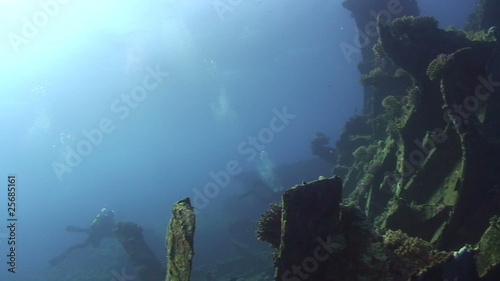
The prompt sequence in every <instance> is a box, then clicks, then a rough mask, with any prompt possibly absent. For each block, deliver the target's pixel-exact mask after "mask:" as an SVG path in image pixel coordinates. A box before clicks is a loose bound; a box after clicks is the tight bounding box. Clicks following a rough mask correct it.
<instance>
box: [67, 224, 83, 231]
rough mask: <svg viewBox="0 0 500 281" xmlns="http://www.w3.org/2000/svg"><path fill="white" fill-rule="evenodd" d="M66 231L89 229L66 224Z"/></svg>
mask: <svg viewBox="0 0 500 281" xmlns="http://www.w3.org/2000/svg"><path fill="white" fill-rule="evenodd" d="M66 231H69V232H89V229H87V228H80V227H76V226H72V225H68V226H66Z"/></svg>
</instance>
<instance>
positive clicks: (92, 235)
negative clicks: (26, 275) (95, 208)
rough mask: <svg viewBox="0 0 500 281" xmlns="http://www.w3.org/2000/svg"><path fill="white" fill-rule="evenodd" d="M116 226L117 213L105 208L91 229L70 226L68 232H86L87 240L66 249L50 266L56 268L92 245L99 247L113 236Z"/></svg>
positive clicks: (93, 222)
mask: <svg viewBox="0 0 500 281" xmlns="http://www.w3.org/2000/svg"><path fill="white" fill-rule="evenodd" d="M114 225H115V211H111V210H108V209H106V208H103V209H102V210H101V212H100V213H99V214H97V216H96V217H95V219H94V220H93V221H92V225H91V226H90V228H79V227H76V226H71V225H68V226H67V227H66V231H69V232H84V233H87V234H88V237H87V239H86V240H85V241H84V242H83V243H80V244H77V245H74V246H71V247H69V248H68V249H66V251H64V252H63V253H62V254H60V255H59V256H57V257H55V258H53V259H51V260H50V265H52V266H56V265H58V264H60V263H61V262H62V261H64V260H65V259H66V257H67V256H68V255H69V253H71V252H72V251H73V250H75V249H82V248H86V247H87V246H89V245H90V244H92V246H94V248H95V247H97V246H99V244H100V243H101V240H102V239H103V238H104V237H107V236H110V235H112V233H113V232H112V231H113V227H114Z"/></svg>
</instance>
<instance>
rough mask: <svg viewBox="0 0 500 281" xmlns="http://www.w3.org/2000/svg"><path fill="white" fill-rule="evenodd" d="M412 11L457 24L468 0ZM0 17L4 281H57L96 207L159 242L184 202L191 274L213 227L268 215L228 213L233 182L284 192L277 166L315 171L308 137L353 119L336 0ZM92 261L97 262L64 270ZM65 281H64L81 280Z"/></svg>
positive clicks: (204, 256) (7, 9)
mask: <svg viewBox="0 0 500 281" xmlns="http://www.w3.org/2000/svg"><path fill="white" fill-rule="evenodd" d="M418 3H419V5H420V8H421V13H422V15H433V16H436V17H437V18H438V20H439V21H440V25H441V26H442V27H446V26H449V25H455V26H457V27H461V25H462V24H463V23H464V21H465V19H466V17H467V16H468V14H469V13H470V11H471V10H472V7H473V5H474V4H475V1H471V0H469V1H465V0H462V1H451V0H447V1H430V0H421V1H418ZM0 18H1V21H2V24H1V25H0V30H1V34H2V35H3V40H2V42H1V43H0V51H1V52H0V56H1V57H0V62H1V63H0V81H1V82H0V83H1V85H2V88H1V96H0V97H1V100H0V116H1V117H0V128H1V129H2V132H3V136H2V138H3V139H2V145H1V146H0V149H1V154H0V155H1V156H2V160H1V161H0V177H3V178H4V181H3V182H4V184H3V186H2V188H1V189H0V226H2V227H1V228H0V280H53V279H50V278H51V277H50V276H55V275H54V273H53V272H54V271H57V272H58V273H60V272H62V271H64V263H63V264H62V265H61V267H60V268H58V269H54V268H52V267H50V266H49V264H48V261H49V260H50V259H51V258H53V257H54V256H57V255H58V254H60V253H61V252H62V251H64V249H66V248H67V247H68V246H71V245H73V244H75V243H79V242H81V241H82V240H83V239H84V235H77V234H73V233H68V232H65V231H64V229H65V227H66V226H67V225H75V226H81V227H86V226H88V225H90V223H91V222H92V220H93V218H94V217H95V215H96V214H97V213H98V212H99V210H101V208H104V207H105V208H109V209H113V210H115V211H116V219H117V220H130V221H133V222H136V223H138V224H139V225H141V226H142V227H143V228H144V229H145V232H147V233H149V234H148V235H150V236H151V241H152V243H153V244H154V243H155V241H156V242H157V243H158V245H162V244H161V243H162V241H160V238H162V237H163V235H164V234H165V233H164V230H165V228H166V225H167V223H168V220H169V218H170V208H171V205H172V203H174V202H175V201H177V200H179V199H182V198H184V197H186V196H190V197H191V198H192V200H193V204H194V205H195V207H197V211H198V221H199V228H198V230H197V231H198V233H197V237H198V238H199V240H197V242H196V243H197V245H199V248H198V249H199V250H198V252H197V258H198V259H199V260H198V261H197V262H198V263H199V264H209V263H210V262H213V261H214V260H215V259H218V258H222V257H223V256H224V255H225V254H227V255H230V252H227V253H226V252H225V251H221V253H215V252H214V248H213V244H215V245H217V243H221V245H222V243H224V241H223V240H224V239H226V238H227V237H225V236H221V235H219V234H218V233H219V231H221V229H224V228H225V227H226V226H223V225H219V224H221V221H224V217H223V216H226V217H227V218H229V219H235V218H240V217H246V215H245V214H244V212H245V211H248V216H249V217H251V218H252V219H256V218H255V217H254V213H256V212H257V211H256V210H257V209H258V208H265V206H260V205H259V206H258V208H257V207H256V210H245V209H235V208H236V207H235V206H233V205H231V204H229V203H228V202H230V201H228V200H230V199H231V198H233V197H234V196H236V195H239V194H242V193H244V192H245V191H246V189H245V188H247V187H245V184H248V183H245V182H243V183H242V182H241V181H238V176H239V175H240V174H244V173H246V172H252V171H256V172H257V173H261V176H263V177H264V178H265V179H266V180H269V182H270V183H275V185H274V187H273V188H274V189H275V190H274V191H279V190H280V189H281V188H287V187H289V186H288V185H285V184H284V183H282V182H283V181H285V180H284V179H279V178H276V177H275V175H273V173H272V171H273V168H274V167H278V166H280V165H285V164H293V163H297V162H299V161H304V160H308V159H311V158H313V156H312V155H311V152H310V141H311V139H312V137H313V135H314V134H315V133H316V132H318V131H321V132H324V133H325V134H326V135H328V136H329V137H331V139H332V142H331V143H332V144H333V142H334V140H335V139H337V138H338V136H339V135H340V133H341V132H342V126H343V124H344V123H345V121H347V120H348V119H349V117H350V116H351V115H353V114H355V113H359V112H361V110H362V106H363V105H362V98H363V97H362V88H361V86H360V85H359V83H358V80H359V72H358V69H357V63H358V62H359V60H360V55H359V54H356V53H355V54H351V55H349V56H346V54H345V53H343V52H342V50H341V48H340V47H339V46H340V45H341V43H343V42H344V43H348V44H352V45H355V44H356V43H355V36H356V32H355V23H354V21H353V19H352V18H351V17H350V14H349V12H348V11H347V10H345V9H344V8H343V7H342V5H341V1H325V0H311V1H298V0H292V1H284V0H276V1H261V0H255V1H254V0H241V1H223V0H220V1H218V0H216V1H206V2H204V3H200V1H174V0H153V1H147V3H145V2H144V1H136V0H130V1H105V2H99V3H89V2H88V1H87V2H82V1H62V0H59V1H57V0H49V1H40V2H37V1H33V2H29V3H28V2H22V3H21V2H19V1H0ZM259 171H260V172H259ZM226 175H229V176H226ZM319 175H320V174H318V175H315V176H316V177H317V176H319ZM8 176H15V178H16V193H15V197H16V198H15V200H16V201H15V203H16V205H15V206H16V210H15V214H14V215H13V216H9V214H8V205H7V204H8V203H9V202H11V201H12V200H11V201H9V197H8V193H7V192H8V191H7V184H8V183H7V179H8ZM304 177H309V174H305V175H304ZM304 179H305V180H311V179H313V178H304ZM269 182H268V184H269ZM213 183H215V184H216V186H217V187H214V185H213ZM297 183H298V182H297ZM210 184H212V185H210ZM270 185H272V184H270ZM199 194H201V195H199ZM228 206H229V207H228ZM231 206H233V207H231ZM259 210H260V209H259ZM233 212H234V213H233ZM9 217H11V218H16V219H17V221H16V227H15V232H14V231H13V232H11V231H10V230H9V228H7V226H8V225H9V224H10V222H9V221H7V219H8V218H9ZM257 218H258V217H257ZM162 231H163V232H162ZM253 231H254V230H252V229H249V230H248V232H253ZM12 233H14V234H12ZM11 235H15V236H13V237H15V243H16V244H15V247H16V264H15V268H16V271H17V273H11V272H8V269H9V268H10V265H8V264H7V261H8V260H9V257H7V254H9V252H10V250H9V248H10V247H11V246H13V245H9V244H8V243H9V241H12V240H13V239H11V240H9V239H8V238H9V237H10V236H11ZM221 237H222V238H221ZM155 239H156V240H155ZM158 241H159V242H158ZM208 244H210V247H209V246H207V245H208ZM262 245H263V247H267V245H265V244H264V243H262ZM108 246H109V245H108ZM109 247H112V246H109ZM158 248H161V246H160V247H158ZM221 248H223V247H222V246H221ZM93 250H94V252H92V251H93ZM88 253H94V254H96V255H97V254H99V251H98V249H85V250H84V251H83V250H82V251H81V252H79V251H75V252H73V253H72V255H71V256H72V259H73V262H75V261H78V260H79V259H83V258H84V257H83V256H84V255H86V254H88ZM162 253H163V249H162V248H161V249H158V255H159V258H160V259H164V256H160V255H161V254H162ZM108 254H109V253H108ZM117 255H118V253H117ZM120 255H123V253H120ZM117 264H119V262H117ZM82 266H83V265H82ZM84 266H85V267H92V266H95V267H99V265H97V264H88V263H85V265H84ZM120 270H121V269H120V268H118V269H117V271H120ZM71 274H72V273H71V272H68V273H67V274H66V275H65V276H66V277H64V278H63V279H60V280H79V279H77V278H78V276H73V275H71ZM23 276H24V277H23ZM57 276H62V275H57ZM82 278H83V277H82ZM109 278H112V275H111V274H110V275H109V277H108V280H109ZM81 280H85V279H81Z"/></svg>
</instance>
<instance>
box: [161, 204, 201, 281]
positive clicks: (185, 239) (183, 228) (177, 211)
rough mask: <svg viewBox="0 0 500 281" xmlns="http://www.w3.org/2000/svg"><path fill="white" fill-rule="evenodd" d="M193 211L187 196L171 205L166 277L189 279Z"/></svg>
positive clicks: (191, 256) (193, 226) (182, 280)
mask: <svg viewBox="0 0 500 281" xmlns="http://www.w3.org/2000/svg"><path fill="white" fill-rule="evenodd" d="M194 231H195V213H194V209H193V207H192V206H191V201H190V200H189V198H188V197H186V198H184V199H182V200H180V201H178V202H176V203H175V204H174V205H173V206H172V218H171V219H170V222H169V224H168V229H167V237H166V248H167V253H168V261H167V265H168V269H167V279H166V280H169V281H189V280H190V276H191V266H192V259H193V255H194Z"/></svg>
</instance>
